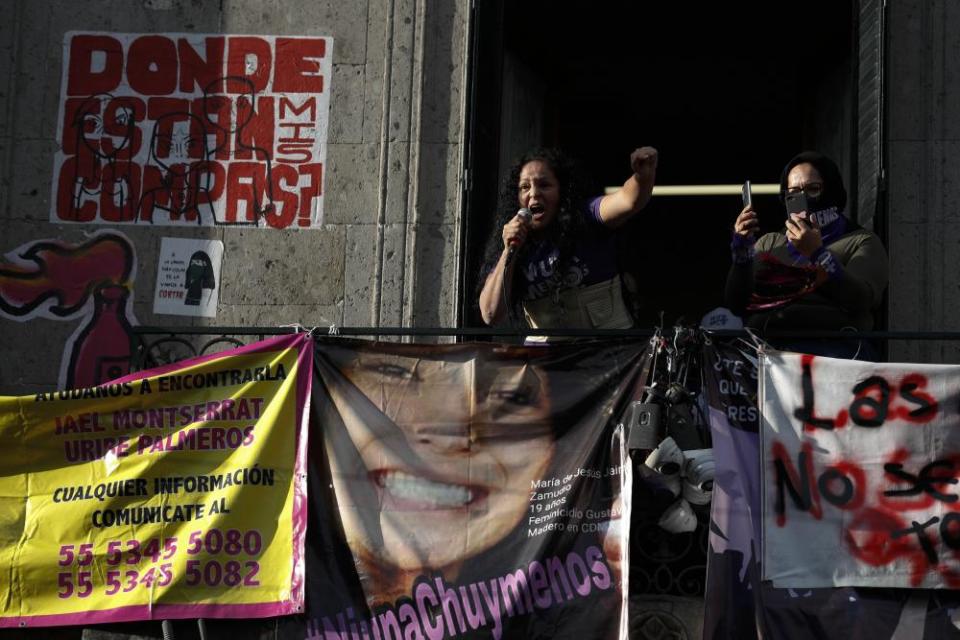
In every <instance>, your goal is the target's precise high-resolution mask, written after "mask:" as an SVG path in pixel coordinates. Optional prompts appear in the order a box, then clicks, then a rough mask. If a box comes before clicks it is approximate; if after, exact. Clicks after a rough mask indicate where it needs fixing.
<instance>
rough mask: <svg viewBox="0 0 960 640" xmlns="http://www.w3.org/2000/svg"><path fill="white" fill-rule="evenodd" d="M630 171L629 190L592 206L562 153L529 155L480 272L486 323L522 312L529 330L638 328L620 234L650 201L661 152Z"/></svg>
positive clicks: (650, 151) (513, 177)
mask: <svg viewBox="0 0 960 640" xmlns="http://www.w3.org/2000/svg"><path fill="white" fill-rule="evenodd" d="M630 166H631V168H632V170H633V174H632V175H631V176H630V177H629V178H628V179H627V180H626V182H624V183H623V186H622V187H620V188H619V189H617V190H616V191H615V192H613V193H610V194H607V195H604V196H598V197H594V198H592V199H588V198H586V197H584V195H583V194H582V193H581V185H580V181H579V180H578V178H577V175H576V171H575V168H574V165H573V162H572V161H571V160H570V159H569V158H568V157H567V156H566V155H564V154H563V153H562V152H560V151H557V150H554V149H546V150H541V151H535V152H533V153H528V154H526V155H525V156H523V157H522V158H521V159H520V160H519V161H518V162H517V163H516V164H515V165H514V166H513V168H512V169H511V171H510V176H509V178H508V180H507V184H506V187H505V190H504V194H503V197H502V198H501V201H502V202H503V203H504V204H503V205H501V211H500V217H499V219H498V222H497V224H496V225H495V226H494V231H493V234H492V236H491V238H490V241H489V242H488V245H487V251H486V255H485V260H484V264H483V267H482V269H481V272H480V282H481V283H482V284H481V290H480V313H481V315H482V317H483V321H484V322H486V323H487V324H494V323H496V322H499V321H502V320H504V319H505V318H508V317H513V316H514V315H520V314H521V313H522V315H523V318H524V320H525V322H526V325H527V326H529V327H530V328H548V329H628V328H630V327H632V326H633V319H632V318H631V316H630V313H629V311H628V309H627V306H626V304H625V303H624V299H623V291H622V283H621V280H620V274H619V270H618V269H617V260H616V246H615V245H616V243H615V236H614V233H613V230H614V229H616V228H617V227H619V226H621V225H623V224H624V223H625V222H627V221H628V220H629V219H630V218H631V217H632V216H633V215H635V214H636V213H638V212H639V211H640V210H641V209H643V207H644V206H645V205H646V204H647V202H648V201H649V200H650V194H651V192H652V190H653V184H654V179H655V177H656V171H657V150H656V149H654V148H653V147H641V148H639V149H636V150H634V152H633V153H631V154H630ZM517 209H519V211H517ZM544 341H546V338H543V337H536V336H531V337H528V338H527V342H544Z"/></svg>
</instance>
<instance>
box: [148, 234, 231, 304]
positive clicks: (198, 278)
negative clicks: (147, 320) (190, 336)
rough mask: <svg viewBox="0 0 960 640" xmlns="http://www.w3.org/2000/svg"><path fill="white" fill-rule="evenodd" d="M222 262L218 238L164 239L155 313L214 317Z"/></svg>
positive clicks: (221, 246)
mask: <svg viewBox="0 0 960 640" xmlns="http://www.w3.org/2000/svg"><path fill="white" fill-rule="evenodd" d="M222 261H223V243H222V242H221V241H219V240H197V239H193V238H163V241H162V243H161V245H160V256H159V259H158V260H157V292H156V295H155V296H154V299H153V312H154V313H166V314H170V315H175V316H203V317H205V318H215V317H216V316H217V299H218V298H219V291H220V263H221V262H222Z"/></svg>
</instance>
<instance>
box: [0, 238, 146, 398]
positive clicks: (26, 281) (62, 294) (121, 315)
mask: <svg viewBox="0 0 960 640" xmlns="http://www.w3.org/2000/svg"><path fill="white" fill-rule="evenodd" d="M135 270H136V254H135V251H134V248H133V244H132V243H131V242H130V239H129V238H127V237H126V236H125V235H123V234H121V233H119V232H116V231H101V232H98V233H95V234H93V235H92V236H91V237H90V239H89V240H87V241H86V242H83V243H82V244H70V243H67V242H63V241H60V240H52V239H44V240H34V241H31V242H28V243H26V244H24V245H21V246H20V247H18V248H16V249H14V250H13V251H11V252H9V253H8V254H7V255H6V256H5V257H4V260H3V262H0V316H2V317H3V318H6V319H9V320H13V321H16V322H28V321H30V320H33V319H34V318H45V319H48V320H63V321H74V320H79V321H80V323H79V325H78V326H77V329H76V331H74V332H73V334H72V335H71V336H70V338H69V339H68V340H67V342H66V344H65V345H64V348H63V355H62V357H61V362H60V372H59V376H58V378H57V386H58V387H59V388H61V389H71V388H80V387H91V386H95V385H98V384H101V383H103V382H106V381H107V380H111V379H113V378H117V377H119V376H121V375H124V374H126V373H128V372H129V369H130V357H131V354H132V352H133V332H132V329H131V328H132V327H133V326H135V325H137V324H138V322H137V320H136V318H135V317H134V315H133V310H132V309H131V307H130V304H129V300H130V294H131V293H132V292H133V279H134V277H135V273H136V271H135Z"/></svg>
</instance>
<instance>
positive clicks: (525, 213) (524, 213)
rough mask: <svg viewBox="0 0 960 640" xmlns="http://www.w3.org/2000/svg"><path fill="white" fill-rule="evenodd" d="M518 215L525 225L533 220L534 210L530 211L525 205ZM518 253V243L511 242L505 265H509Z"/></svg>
mask: <svg viewBox="0 0 960 640" xmlns="http://www.w3.org/2000/svg"><path fill="white" fill-rule="evenodd" d="M517 217H518V218H520V222H522V223H523V224H525V225H528V224H530V222H531V221H532V220H533V211H530V209H527V208H526V207H523V208H522V209H520V210H519V211H517ZM516 255H517V245H516V244H514V243H512V242H511V243H510V248H509V249H507V261H506V265H505V266H509V265H510V263H511V262H513V258H514V256H516Z"/></svg>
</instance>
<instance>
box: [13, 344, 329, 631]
mask: <svg viewBox="0 0 960 640" xmlns="http://www.w3.org/2000/svg"><path fill="white" fill-rule="evenodd" d="M311 362H312V345H311V344H310V340H309V338H308V337H307V336H304V335H299V336H284V337H281V338H275V339H272V340H266V341H263V342H259V343H256V344H253V345H249V346H246V347H242V348H240V349H235V350H232V351H229V352H226V353H223V354H218V355H216V356H208V357H203V358H197V359H194V360H191V361H188V362H185V363H182V364H178V365H172V366H168V367H164V368H160V369H154V370H151V371H146V372H141V373H138V374H134V375H131V376H128V377H126V378H121V379H119V380H117V381H114V382H112V383H108V384H105V385H102V386H100V387H95V388H89V389H73V390H67V391H55V392H50V393H38V394H37V395H36V396H23V397H15V398H11V397H4V398H0V576H3V578H2V579H0V627H10V626H19V627H23V626H47V625H61V624H88V623H97V622H116V621H123V620H143V619H168V618H192V617H261V616H273V615H282V614H286V613H295V612H299V611H302V607H303V562H302V560H303V534H304V529H305V522H306V506H305V505H306V502H305V500H306V484H305V481H306V480H305V477H306V476H305V473H304V464H305V451H306V433H307V430H306V429H305V427H304V420H305V417H306V411H305V407H306V403H307V402H308V400H309V393H310V378H311V374H312V372H311ZM8 576H9V577H10V580H8V579H7V577H8Z"/></svg>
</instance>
